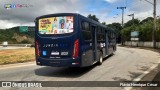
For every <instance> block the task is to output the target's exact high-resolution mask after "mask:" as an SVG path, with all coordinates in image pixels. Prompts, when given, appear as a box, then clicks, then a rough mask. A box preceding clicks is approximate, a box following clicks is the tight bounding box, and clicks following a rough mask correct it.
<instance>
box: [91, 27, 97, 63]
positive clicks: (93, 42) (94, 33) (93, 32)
mask: <svg viewBox="0 0 160 90" xmlns="http://www.w3.org/2000/svg"><path fill="white" fill-rule="evenodd" d="M91 28H92V49H93V62H95V61H97V60H98V59H97V54H98V53H97V36H96V26H92V27H91Z"/></svg>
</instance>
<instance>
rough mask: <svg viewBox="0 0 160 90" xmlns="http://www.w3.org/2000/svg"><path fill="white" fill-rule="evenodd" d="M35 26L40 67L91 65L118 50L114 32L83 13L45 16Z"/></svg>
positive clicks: (100, 61)
mask: <svg viewBox="0 0 160 90" xmlns="http://www.w3.org/2000/svg"><path fill="white" fill-rule="evenodd" d="M35 24H36V25H35V26H36V30H35V53H36V63H37V65H42V66H53V67H85V66H91V65H93V64H95V63H99V64H102V61H103V58H104V57H106V56H108V55H110V54H112V53H113V52H114V51H116V35H115V32H114V31H113V30H112V29H111V28H108V27H106V26H105V25H102V24H100V23H98V22H96V21H93V20H91V19H89V18H86V17H84V16H82V15H80V14H76V13H58V14H51V15H44V16H40V17H37V18H36V20H35Z"/></svg>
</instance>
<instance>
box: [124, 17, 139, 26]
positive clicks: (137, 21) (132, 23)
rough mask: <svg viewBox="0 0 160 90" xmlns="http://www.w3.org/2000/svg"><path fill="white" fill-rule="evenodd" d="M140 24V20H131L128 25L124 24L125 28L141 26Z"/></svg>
mask: <svg viewBox="0 0 160 90" xmlns="http://www.w3.org/2000/svg"><path fill="white" fill-rule="evenodd" d="M139 23H140V20H138V19H133V20H129V21H128V22H127V23H125V24H124V27H130V26H133V25H139Z"/></svg>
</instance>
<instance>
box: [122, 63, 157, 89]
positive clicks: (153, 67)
mask: <svg viewBox="0 0 160 90" xmlns="http://www.w3.org/2000/svg"><path fill="white" fill-rule="evenodd" d="M159 64H160V61H159V62H158V64H156V65H153V66H152V67H151V68H149V69H148V70H147V71H145V72H143V74H142V75H140V76H138V77H137V78H135V79H134V80H133V82H138V81H140V80H141V79H142V78H143V77H144V76H145V75H147V74H148V73H149V72H151V71H152V70H154V69H155V68H156V67H157V66H158V65H159ZM132 88H133V87H124V90H132Z"/></svg>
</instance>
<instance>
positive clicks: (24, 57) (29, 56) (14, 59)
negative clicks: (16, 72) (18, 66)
mask: <svg viewBox="0 0 160 90" xmlns="http://www.w3.org/2000/svg"><path fill="white" fill-rule="evenodd" d="M34 59H35V51H34V48H26V49H15V50H1V51H0V65H3V64H12V63H22V62H28V61H33V60H34Z"/></svg>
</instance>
